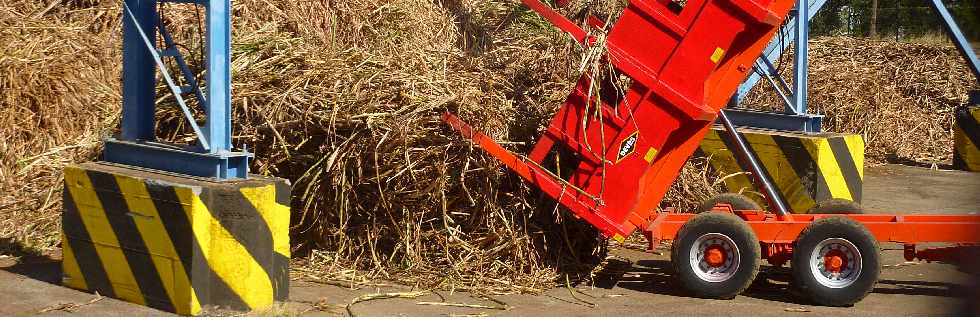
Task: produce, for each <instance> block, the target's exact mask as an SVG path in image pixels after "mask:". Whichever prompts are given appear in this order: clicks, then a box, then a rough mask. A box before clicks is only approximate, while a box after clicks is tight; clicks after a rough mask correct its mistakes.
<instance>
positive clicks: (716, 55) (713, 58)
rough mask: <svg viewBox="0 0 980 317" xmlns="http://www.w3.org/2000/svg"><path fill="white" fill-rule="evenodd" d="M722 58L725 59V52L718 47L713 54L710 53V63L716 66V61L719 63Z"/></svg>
mask: <svg viewBox="0 0 980 317" xmlns="http://www.w3.org/2000/svg"><path fill="white" fill-rule="evenodd" d="M722 57H725V50H723V49H721V48H720V47H718V48H715V52H714V53H711V62H712V63H715V64H718V61H720V60H721V58H722Z"/></svg>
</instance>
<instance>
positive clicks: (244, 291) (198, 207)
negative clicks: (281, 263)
mask: <svg viewBox="0 0 980 317" xmlns="http://www.w3.org/2000/svg"><path fill="white" fill-rule="evenodd" d="M176 192H177V197H179V198H180V201H181V205H183V207H184V212H185V213H187V218H188V219H190V220H191V226H192V228H193V229H192V231H193V232H194V236H195V238H196V239H197V242H198V243H200V245H201V253H202V254H203V256H204V258H205V259H206V261H207V262H208V264H209V266H210V267H211V269H212V270H214V272H215V274H216V275H218V278H220V279H222V280H223V281H224V282H225V284H227V285H228V287H229V288H231V290H232V291H233V292H235V294H237V295H238V296H239V298H241V299H242V300H243V301H244V302H245V304H246V305H248V307H249V308H251V309H257V308H262V307H266V306H268V305H271V304H272V303H273V298H272V294H273V292H272V281H270V280H269V277H268V275H266V273H265V270H264V269H262V266H260V265H259V263H258V262H256V261H255V259H253V258H252V256H251V255H249V253H248V250H246V249H245V247H243V246H242V245H241V244H239V242H238V241H237V240H235V237H234V236H232V235H231V233H229V232H228V231H227V230H225V228H224V227H222V226H221V223H220V222H218V220H217V219H214V217H212V216H211V213H210V212H208V209H207V206H206V205H204V202H202V201H201V198H200V197H198V195H196V194H194V193H193V192H192V191H191V190H190V189H186V188H177V189H176Z"/></svg>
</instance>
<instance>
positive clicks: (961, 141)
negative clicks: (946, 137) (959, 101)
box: [953, 106, 980, 172]
mask: <svg viewBox="0 0 980 317" xmlns="http://www.w3.org/2000/svg"><path fill="white" fill-rule="evenodd" d="M955 116H956V124H955V125H954V126H953V147H954V149H953V167H954V168H956V169H961V170H964V171H971V172H980V106H970V107H960V108H957V109H956V114H955Z"/></svg>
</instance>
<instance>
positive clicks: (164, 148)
mask: <svg viewBox="0 0 980 317" xmlns="http://www.w3.org/2000/svg"><path fill="white" fill-rule="evenodd" d="M161 2H172V3H184V4H190V5H203V6H206V8H207V9H206V17H207V36H206V41H207V50H208V53H207V57H206V61H205V62H206V63H207V80H206V83H207V87H206V90H205V91H206V93H202V89H201V87H200V86H199V85H198V82H197V80H196V79H195V78H194V75H193V74H191V72H190V68H189V67H188V66H187V64H186V61H185V60H184V58H183V57H182V56H181V55H180V52H179V51H178V50H177V49H176V46H175V45H174V43H173V39H172V38H171V37H170V34H169V33H168V32H167V30H166V27H164V26H163V25H161V24H160V23H159V22H160V17H159V16H158V15H159V13H158V11H157V6H158V5H159V4H160V3H161ZM123 7H124V10H123V74H122V79H123V109H122V122H121V125H122V127H121V133H120V134H119V136H118V138H109V139H107V140H106V144H105V150H104V152H103V160H105V161H109V162H113V163H120V164H126V165H133V166H139V167H145V168H151V169H157V170H163V171H168V172H174V173H180V174H186V175H192V176H201V177H213V178H217V179H220V180H225V179H236V178H247V177H248V161H249V159H250V158H251V157H252V154H250V153H248V152H247V151H244V150H242V151H233V147H232V144H231V135H232V134H231V114H232V113H231V12H230V10H231V1H230V0H201V1H200V2H197V1H194V0H125V1H124V3H123ZM158 33H159V34H160V36H161V37H162V38H163V40H164V45H166V46H167V47H164V48H163V49H159V48H157V47H156V43H157V40H156V39H157V34H158ZM165 57H173V58H175V60H176V62H177V64H178V66H179V70H178V71H179V72H181V75H182V78H183V79H184V82H185V83H187V84H188V85H187V86H178V85H177V84H176V82H175V81H174V77H173V76H172V75H171V72H170V70H168V69H167V67H166V66H165V64H164V63H163V58H165ZM157 70H159V71H160V74H161V77H162V78H163V79H164V81H165V82H166V84H167V85H168V86H169V88H170V91H171V93H173V95H174V97H175V99H176V100H177V104H178V106H180V108H181V110H182V112H183V113H184V116H185V117H186V118H187V119H188V121H189V123H190V126H191V127H192V128H193V130H194V132H195V134H196V135H197V139H198V140H197V141H198V142H197V144H195V145H193V146H177V145H172V144H165V143H160V142H156V137H155V130H156V129H155V125H156V120H155V117H154V113H155V110H156V109H155V105H154V102H155V100H156V93H155V89H156V72H157ZM191 92H192V93H194V95H195V97H196V98H197V100H198V102H199V103H200V104H201V105H202V106H203V107H204V112H205V115H206V116H207V118H206V119H205V120H204V123H203V127H201V126H200V125H198V123H197V121H196V120H195V119H194V117H193V114H192V111H191V110H190V109H189V108H188V106H187V104H186V102H185V99H184V97H183V95H184V94H185V93H191Z"/></svg>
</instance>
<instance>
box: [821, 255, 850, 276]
mask: <svg viewBox="0 0 980 317" xmlns="http://www.w3.org/2000/svg"><path fill="white" fill-rule="evenodd" d="M823 265H824V267H825V268H827V271H830V272H840V270H841V268H843V267H845V266H846V265H847V260H845V258H844V254H843V253H841V252H840V251H837V250H833V251H830V252H827V255H824V257H823Z"/></svg>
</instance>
